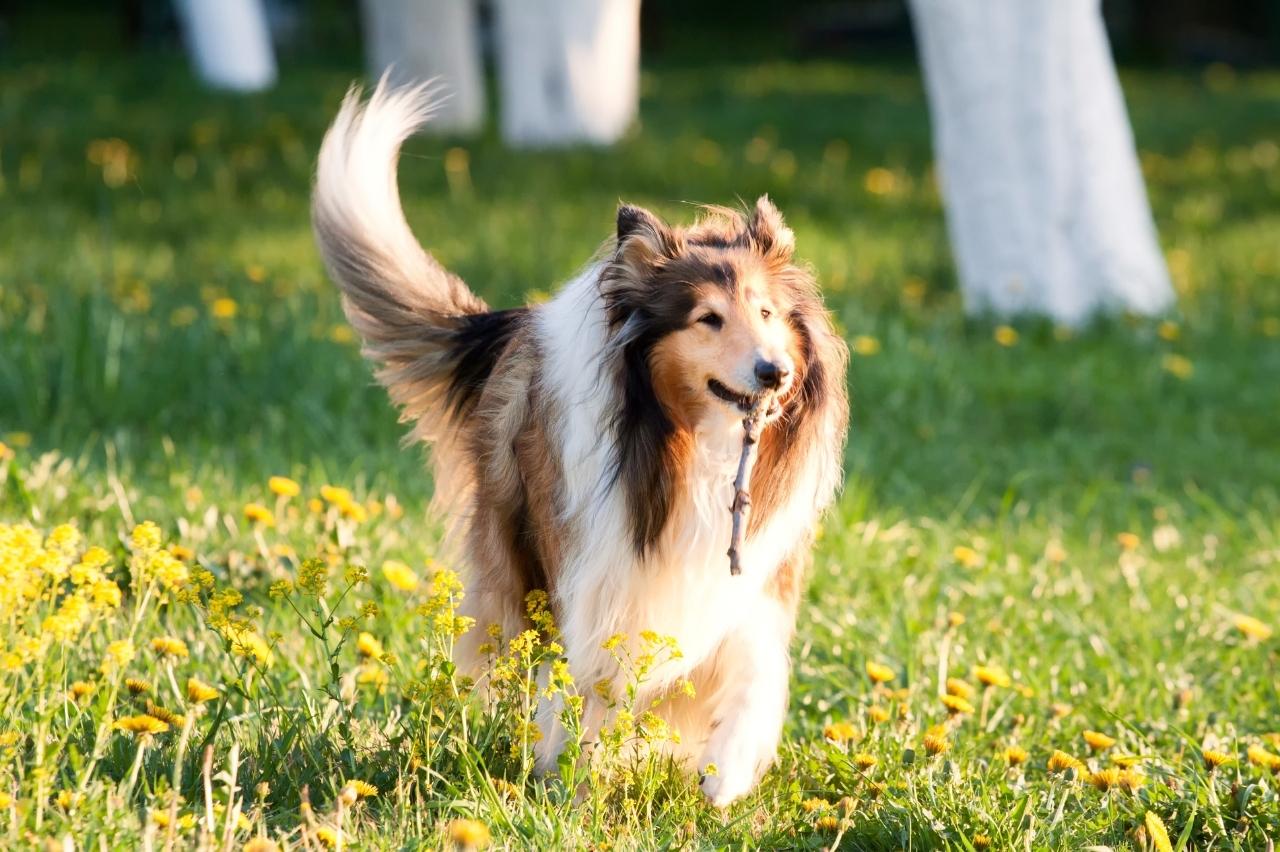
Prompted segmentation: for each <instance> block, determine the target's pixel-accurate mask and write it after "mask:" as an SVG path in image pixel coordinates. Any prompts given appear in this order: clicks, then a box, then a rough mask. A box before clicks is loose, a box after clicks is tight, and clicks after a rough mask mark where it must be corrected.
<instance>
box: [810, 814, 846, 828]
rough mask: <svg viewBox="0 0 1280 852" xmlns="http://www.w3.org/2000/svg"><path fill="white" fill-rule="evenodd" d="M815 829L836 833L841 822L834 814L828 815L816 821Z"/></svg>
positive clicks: (814, 822)
mask: <svg viewBox="0 0 1280 852" xmlns="http://www.w3.org/2000/svg"><path fill="white" fill-rule="evenodd" d="M813 827H814V828H816V829H818V831H835V830H836V829H838V828H839V827H840V820H839V819H838V818H837V817H835V816H833V815H832V814H826V815H825V816H820V817H818V818H817V819H815V820H814V821H813Z"/></svg>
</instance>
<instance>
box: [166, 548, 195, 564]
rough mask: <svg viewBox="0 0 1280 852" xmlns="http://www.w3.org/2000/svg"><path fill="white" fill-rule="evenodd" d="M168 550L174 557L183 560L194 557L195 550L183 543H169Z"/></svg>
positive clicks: (186, 560) (187, 560)
mask: <svg viewBox="0 0 1280 852" xmlns="http://www.w3.org/2000/svg"><path fill="white" fill-rule="evenodd" d="M169 552H170V553H172V554H173V558H174V559H181V560H182V561H183V562H190V561H191V560H193V559H195V558H196V552H195V551H194V550H192V549H191V548H189V547H187V546H186V545H183V544H173V545H170V546H169Z"/></svg>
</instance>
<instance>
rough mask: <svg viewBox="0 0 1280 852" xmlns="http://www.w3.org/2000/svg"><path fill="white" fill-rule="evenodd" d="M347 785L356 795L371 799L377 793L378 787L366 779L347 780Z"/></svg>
mask: <svg viewBox="0 0 1280 852" xmlns="http://www.w3.org/2000/svg"><path fill="white" fill-rule="evenodd" d="M347 786H349V787H350V788H351V789H353V790H355V791H356V795H357V796H359V797H360V798H361V799H372V798H373V797H374V796H376V795H378V788H377V787H375V786H373V785H372V784H370V783H369V782H368V781H359V780H357V781H348V782H347Z"/></svg>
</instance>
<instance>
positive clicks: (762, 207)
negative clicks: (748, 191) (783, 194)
mask: <svg viewBox="0 0 1280 852" xmlns="http://www.w3.org/2000/svg"><path fill="white" fill-rule="evenodd" d="M747 235H748V236H749V237H750V238H751V242H752V243H753V244H754V245H755V247H756V248H757V249H758V250H759V251H760V253H761V254H765V255H769V256H771V257H774V258H777V259H778V260H781V261H789V260H791V254H792V252H794V251H795V247H796V235H795V234H794V233H792V231H791V229H790V228H788V227H787V225H786V223H785V222H783V221H782V214H781V213H779V212H778V208H777V207H774V206H773V202H772V201H770V200H769V196H767V195H762V196H760V197H759V198H758V199H756V206H755V208H754V209H752V211H751V215H750V216H749V217H748V218H747Z"/></svg>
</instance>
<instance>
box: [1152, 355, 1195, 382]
mask: <svg viewBox="0 0 1280 852" xmlns="http://www.w3.org/2000/svg"><path fill="white" fill-rule="evenodd" d="M1160 366H1161V367H1163V368H1164V371H1165V372H1166V373H1170V374H1171V375H1173V376H1174V377H1176V378H1179V379H1183V380H1186V379H1189V378H1191V374H1192V373H1193V372H1195V365H1194V364H1192V363H1191V359H1190V358H1188V357H1187V356H1185V355H1176V354H1174V353H1172V352H1170V353H1169V354H1168V355H1165V356H1164V358H1162V359H1160Z"/></svg>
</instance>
